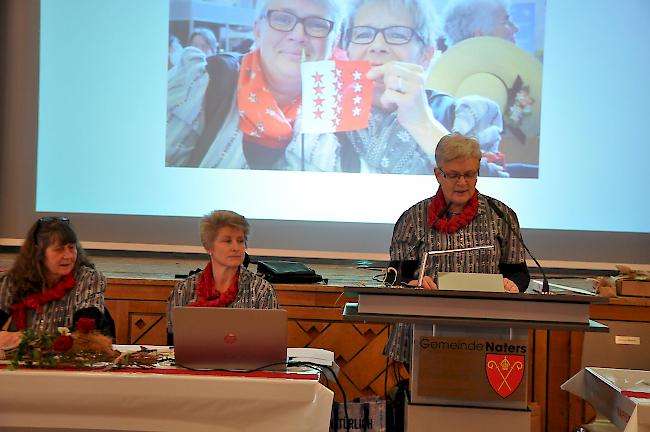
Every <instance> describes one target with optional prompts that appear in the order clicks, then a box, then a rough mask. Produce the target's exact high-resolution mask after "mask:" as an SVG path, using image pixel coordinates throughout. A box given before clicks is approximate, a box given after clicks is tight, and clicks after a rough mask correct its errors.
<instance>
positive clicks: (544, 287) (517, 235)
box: [483, 195, 550, 294]
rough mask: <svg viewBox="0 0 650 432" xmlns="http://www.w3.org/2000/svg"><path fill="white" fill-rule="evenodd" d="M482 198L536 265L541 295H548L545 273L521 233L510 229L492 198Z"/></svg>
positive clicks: (507, 219)
mask: <svg viewBox="0 0 650 432" xmlns="http://www.w3.org/2000/svg"><path fill="white" fill-rule="evenodd" d="M483 196H484V197H485V198H486V200H487V203H488V205H489V206H490V208H491V209H492V210H493V211H494V213H496V214H497V216H499V218H501V219H502V220H503V221H504V222H505V223H506V227H508V230H509V231H510V233H511V234H513V235H514V236H515V238H516V239H517V241H519V243H520V244H521V245H522V246H523V248H524V250H525V251H526V252H528V255H530V257H531V258H532V259H533V261H534V262H535V265H537V268H538V269H539V271H540V273H541V274H542V294H548V293H549V292H550V288H549V284H548V279H547V277H546V272H545V271H544V269H543V268H542V266H541V265H540V264H539V261H537V258H535V256H534V255H533V254H532V252H531V251H530V249H528V246H526V243H524V239H523V238H522V237H521V232H518V231H516V230H515V229H514V228H513V227H512V224H511V223H510V218H508V216H506V214H505V213H504V212H503V211H502V210H501V209H500V208H499V207H498V206H497V205H496V203H495V202H494V198H492V197H489V196H487V195H483Z"/></svg>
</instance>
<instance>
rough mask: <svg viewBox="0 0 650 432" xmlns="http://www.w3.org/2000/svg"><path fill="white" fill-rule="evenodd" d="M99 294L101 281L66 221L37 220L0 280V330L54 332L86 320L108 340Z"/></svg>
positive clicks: (103, 287)
mask: <svg viewBox="0 0 650 432" xmlns="http://www.w3.org/2000/svg"><path fill="white" fill-rule="evenodd" d="M105 290H106V278H105V277H104V275H102V274H101V273H100V272H98V271H97V270H95V266H94V265H93V264H92V263H91V262H90V261H89V260H88V258H87V257H86V254H85V252H84V250H83V248H82V247H81V245H80V244H79V241H78V239H77V234H76V233H75V232H74V230H73V229H72V226H71V225H70V220H69V219H68V218H66V217H60V216H55V217H52V216H49V217H43V218H40V219H39V220H38V221H36V222H35V223H34V224H33V225H32V227H31V228H30V229H29V232H28V233H27V236H26V237H25V241H24V242H23V245H22V246H21V248H20V252H19V254H18V257H17V258H16V261H15V262H14V264H13V266H12V267H11V269H9V271H7V272H6V273H4V274H2V275H0V327H9V329H10V330H25V329H29V328H31V329H34V330H37V331H49V332H54V331H56V329H57V327H68V328H73V327H74V325H75V323H76V322H77V321H78V320H79V318H91V319H94V320H95V321H96V327H97V329H98V330H100V331H102V332H103V333H105V334H107V335H111V336H113V335H114V333H115V330H114V326H113V323H112V319H111V318H110V316H109V315H108V312H106V311H105V309H104V292H105ZM7 324H9V326H7Z"/></svg>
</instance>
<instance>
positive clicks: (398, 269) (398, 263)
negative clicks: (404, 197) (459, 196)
mask: <svg viewBox="0 0 650 432" xmlns="http://www.w3.org/2000/svg"><path fill="white" fill-rule="evenodd" d="M450 207H451V203H449V204H447V205H446V206H445V207H444V208H443V209H442V210H440V212H439V213H438V214H437V215H436V218H435V219H434V220H433V223H432V224H431V226H435V225H436V222H438V221H439V220H440V219H441V218H442V217H443V216H445V215H448V213H449V208H450ZM447 218H449V216H447ZM428 236H429V223H428V221H427V222H426V223H425V225H424V234H422V235H421V236H420V238H419V239H418V241H417V242H416V243H415V244H414V245H413V246H411V247H410V248H409V249H408V250H407V251H406V253H405V254H404V255H402V257H404V256H408V255H409V254H410V253H411V252H413V250H415V249H416V248H418V247H420V245H421V244H422V242H423V241H424V239H425V238H427V237H428ZM406 263H408V264H409V266H408V267H409V274H413V273H414V272H415V270H416V269H417V268H418V260H417V259H415V260H405V259H404V258H402V259H399V260H393V261H391V262H390V264H389V267H388V268H387V269H386V273H387V276H386V280H385V282H386V283H390V285H394V284H395V283H396V282H398V280H399V278H400V276H402V275H403V274H404V273H405V272H404V267H405V264H406ZM391 269H392V270H393V271H394V272H395V278H394V279H393V280H392V282H391V281H389V280H388V272H389V271H390V270H391Z"/></svg>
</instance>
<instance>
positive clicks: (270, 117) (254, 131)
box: [237, 49, 301, 149]
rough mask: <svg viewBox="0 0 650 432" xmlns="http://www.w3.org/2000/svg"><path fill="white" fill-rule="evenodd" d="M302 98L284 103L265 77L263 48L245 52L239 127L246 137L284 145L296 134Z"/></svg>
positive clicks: (272, 145)
mask: <svg viewBox="0 0 650 432" xmlns="http://www.w3.org/2000/svg"><path fill="white" fill-rule="evenodd" d="M300 102H301V100H300V98H298V99H296V100H294V101H292V102H290V103H289V104H288V105H286V106H283V107H280V106H278V103H277V102H276V101H275V98H274V97H273V93H271V91H270V90H269V88H268V87H267V85H266V81H265V79H264V71H263V70H262V62H261V60H260V50H259V49H257V50H255V51H252V52H250V53H248V54H246V55H245V56H244V58H243V59H242V62H241V68H240V69H239V80H238V82H237V107H238V109H239V129H240V130H241V131H242V132H243V133H244V137H245V140H246V141H249V142H253V143H255V144H259V145H262V146H264V147H269V148H272V149H284V148H285V147H286V146H287V145H289V142H290V141H291V137H292V136H293V125H294V123H295V121H296V117H297V116H298V111H299V109H300Z"/></svg>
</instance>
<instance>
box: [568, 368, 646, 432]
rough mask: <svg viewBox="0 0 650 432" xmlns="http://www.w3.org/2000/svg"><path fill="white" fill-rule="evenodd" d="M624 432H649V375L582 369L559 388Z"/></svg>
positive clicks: (642, 372) (624, 370) (636, 371)
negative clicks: (582, 401) (577, 398)
mask: <svg viewBox="0 0 650 432" xmlns="http://www.w3.org/2000/svg"><path fill="white" fill-rule="evenodd" d="M561 388H562V389H563V390H566V391H568V392H569V393H572V394H574V395H576V396H578V397H580V398H582V399H584V400H585V401H587V402H589V403H590V404H591V405H592V406H593V407H594V409H595V410H596V411H598V412H599V413H600V414H602V415H604V416H606V417H607V418H609V419H610V420H611V421H612V423H614V424H615V425H616V427H618V428H619V429H620V430H622V431H625V432H650V371H641V370H632V369H607V368H589V367H588V368H585V369H583V370H581V371H580V372H578V373H577V374H576V375H574V376H573V377H572V378H571V379H569V380H568V381H567V382H565V383H564V384H562V386H561Z"/></svg>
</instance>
